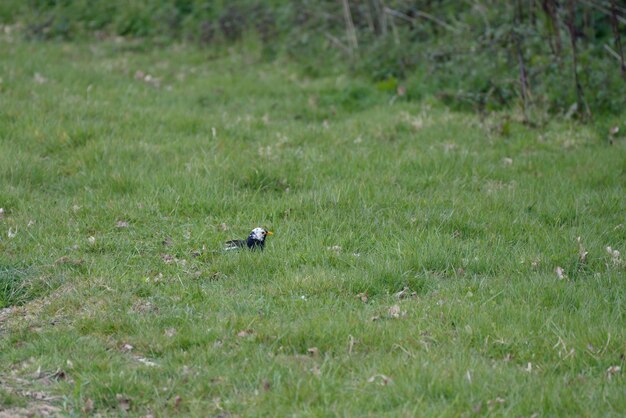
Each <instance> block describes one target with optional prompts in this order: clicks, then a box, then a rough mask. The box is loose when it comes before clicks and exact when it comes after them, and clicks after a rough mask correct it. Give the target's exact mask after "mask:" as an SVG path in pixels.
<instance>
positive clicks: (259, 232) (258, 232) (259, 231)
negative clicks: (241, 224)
mask: <svg viewBox="0 0 626 418" xmlns="http://www.w3.org/2000/svg"><path fill="white" fill-rule="evenodd" d="M268 235H272V232H271V231H268V230H266V229H263V228H254V229H253V230H252V232H250V235H249V236H248V238H249V239H253V240H255V241H259V242H264V241H265V237H266V236H268Z"/></svg>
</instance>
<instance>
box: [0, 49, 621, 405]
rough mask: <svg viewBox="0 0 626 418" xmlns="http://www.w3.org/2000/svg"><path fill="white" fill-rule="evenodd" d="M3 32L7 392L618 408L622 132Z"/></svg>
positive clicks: (204, 60)
mask: <svg viewBox="0 0 626 418" xmlns="http://www.w3.org/2000/svg"><path fill="white" fill-rule="evenodd" d="M0 46H1V47H0V77H1V78H2V82H1V83H0V207H2V208H4V211H5V213H4V217H3V219H2V220H0V232H1V238H0V280H2V283H1V285H0V307H5V306H9V305H15V308H14V309H13V310H12V311H11V312H10V313H9V314H8V315H5V316H4V317H3V316H2V315H0V333H1V334H0V376H2V375H3V376H5V378H0V382H1V383H2V386H0V395H1V396H0V400H1V401H2V404H3V406H2V407H3V408H7V409H9V408H12V407H14V406H15V405H23V400H21V396H20V395H19V394H20V393H23V390H22V389H24V387H26V388H31V390H35V389H37V390H44V391H46V393H49V394H51V395H53V396H55V398H54V399H56V400H55V401H54V402H52V403H54V405H56V407H59V408H61V410H62V411H64V413H65V414H71V415H80V414H81V413H85V412H88V413H100V414H105V415H117V414H124V413H125V412H124V409H125V408H129V410H128V413H129V414H130V415H134V416H135V415H143V414H147V413H152V414H154V415H155V416H172V415H185V416H188V415H195V416H215V415H221V416H226V415H232V416H267V415H274V416H285V415H296V416H334V415H339V416H416V415H432V416H459V415H463V414H465V415H466V416H472V415H495V416H498V415H510V416H530V415H532V414H534V413H538V414H539V415H540V416H554V415H569V416H572V415H574V416H576V415H577V416H590V415H591V416H621V415H623V414H624V413H625V411H626V398H625V397H624V390H625V388H626V385H625V384H624V376H623V372H621V373H619V372H618V373H616V374H614V375H610V374H609V373H607V369H608V368H609V367H611V366H620V367H621V368H622V369H624V366H625V365H624V353H625V352H626V327H625V326H624V325H625V324H626V282H625V277H624V262H623V260H617V261H614V260H613V259H612V257H611V256H610V255H609V254H608V253H607V251H606V249H605V247H606V246H611V247H612V248H614V249H617V250H619V251H621V252H622V253H624V252H625V251H626V248H625V241H626V239H625V237H626V233H625V232H624V227H625V226H624V223H625V216H624V215H625V207H626V197H625V196H626V194H625V190H624V184H625V179H626V176H625V169H626V165H625V162H626V152H625V146H624V139H623V138H622V139H618V140H617V141H616V142H615V144H613V145H612V146H611V145H609V144H608V141H607V140H606V138H605V137H604V136H603V135H604V132H603V133H602V135H598V130H597V129H596V128H595V126H594V125H587V126H581V125H576V124H573V123H568V122H563V121H553V122H551V123H550V124H548V125H547V126H545V127H542V128H541V129H530V128H527V127H525V126H524V125H521V124H518V123H516V122H514V121H510V120H508V119H507V118H508V116H507V115H491V116H488V117H487V119H484V120H481V119H479V117H478V116H474V115H470V114H462V113H452V112H450V111H448V110H446V109H445V108H444V107H442V106H440V105H439V104H438V103H437V102H436V101H433V100H429V99H426V100H425V101H424V102H408V101H403V100H402V99H403V98H398V99H397V100H394V99H392V96H390V93H389V92H384V91H381V90H379V89H377V88H376V86H375V85H370V84H368V83H366V82H363V81H359V80H354V79H351V78H350V77H349V76H336V77H325V78H307V77H306V76H304V75H302V72H301V71H300V69H299V68H298V67H296V66H294V65H292V64H290V63H289V62H285V61H277V62H274V63H264V62H262V60H260V59H259V57H258V56H257V54H255V53H250V52H247V53H242V52H233V51H231V52H230V53H227V54H224V55H223V56H218V57H216V56H213V54H212V53H210V52H209V51H203V50H197V49H192V48H189V47H184V46H173V47H168V48H167V49H166V50H159V49H150V48H143V47H142V46H141V45H135V46H132V45H129V44H128V43H95V44H54V43H46V44H39V43H22V42H16V41H9V40H6V39H5V40H4V41H2V43H1V44H0ZM138 71H142V72H143V73H144V79H142V80H140V79H138V77H136V74H137V72H138ZM36 74H37V75H36ZM145 74H150V75H151V76H152V77H156V78H158V79H159V83H154V82H146V81H145ZM157 84H158V85H157ZM618 122H619V121H618ZM606 123H609V122H606ZM501 124H506V129H505V130H504V131H506V132H507V133H508V135H506V136H501V135H499V134H498V132H502V131H503V129H498V127H497V126H498V125H501ZM625 128H626V126H624V125H623V123H622V132H623V131H624V129H625ZM119 221H124V222H127V223H128V227H118V226H117V223H118V222H119ZM222 224H226V225H227V226H228V227H229V229H228V230H226V231H225V230H223V228H222V226H221V225H222ZM257 225H261V226H265V227H267V228H269V229H271V230H273V231H274V232H275V235H274V236H272V237H270V240H269V241H268V245H267V248H266V251H264V252H263V253H260V252H257V253H250V252H242V253H235V254H233V253H222V252H220V251H219V249H220V248H221V245H222V242H223V241H224V240H226V239H231V238H243V237H245V236H246V235H247V233H248V232H249V230H250V229H252V228H253V227H255V226H257ZM9 229H10V230H11V231H16V235H15V236H14V237H13V238H9V237H8V235H7V233H8V231H9ZM90 237H93V239H92V240H91V242H90ZM577 237H581V244H582V245H583V246H584V248H585V249H586V251H588V252H589V254H588V255H587V257H586V260H585V261H584V262H582V261H581V260H580V258H579V244H578V242H577ZM198 254H199V255H198ZM166 255H167V256H171V257H165V256H166ZM166 260H173V261H171V262H169V263H168V262H166ZM557 267H561V268H562V269H563V270H564V272H565V275H566V276H567V278H566V279H563V280H559V278H558V277H557V274H556V273H555V269H556V268H557ZM405 286H408V287H409V288H410V290H411V292H415V293H414V295H413V296H411V297H408V298H406V299H403V300H398V299H396V298H395V296H394V294H395V293H397V292H399V291H400V290H402V289H403V288H404V287H405ZM361 293H367V302H366V303H364V302H363V301H361V299H360V298H359V297H358V296H357V295H359V294H361ZM394 305H399V307H400V315H399V317H398V318H394V317H393V316H390V315H389V314H388V312H389V308H390V307H392V306H394ZM373 317H379V319H378V320H375V321H373V320H372V318H373ZM246 330H247V331H248V332H244V333H241V332H242V331H246ZM238 334H239V335H238ZM129 345H130V346H132V349H130V347H129ZM313 347H316V348H317V349H318V353H317V354H315V353H313V354H309V353H308V350H309V349H310V348H313ZM146 361H149V362H151V363H149V364H146V363H145V362H146ZM151 364H156V366H155V365H151ZM59 369H60V370H63V371H64V372H65V375H64V376H62V377H61V378H55V379H41V378H40V376H42V375H46V374H47V375H52V374H54V373H55V371H57V370H59ZM376 375H384V376H387V377H388V378H390V379H391V380H390V381H389V382H388V384H386V385H385V384H381V383H383V382H385V381H386V380H385V379H383V378H382V377H378V378H376V379H375V380H374V382H370V381H369V380H371V379H370V378H372V377H374V376H376ZM20 390H21V391H20ZM177 397H180V398H178V400H177ZM120 399H125V400H126V399H127V400H128V402H124V401H120ZM91 403H93V409H92V407H91V405H90V404H91Z"/></svg>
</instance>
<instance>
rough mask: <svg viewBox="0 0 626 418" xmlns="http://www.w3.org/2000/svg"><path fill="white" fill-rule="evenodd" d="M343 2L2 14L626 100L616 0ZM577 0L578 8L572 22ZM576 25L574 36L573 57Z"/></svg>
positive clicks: (596, 103) (582, 100) (436, 85)
mask: <svg viewBox="0 0 626 418" xmlns="http://www.w3.org/2000/svg"><path fill="white" fill-rule="evenodd" d="M25 3H26V4H25ZM345 3H346V4H347V5H348V6H349V16H350V22H352V23H351V24H348V23H347V22H348V21H347V20H346V16H345V14H344V12H343V8H342V6H341V2H340V1H337V0H321V1H318V0H316V1H311V0H296V1H285V0H273V1H269V2H268V1H264V2H259V1H255V0H234V1H206V0H168V1H161V0H141V1H139V0H134V1H126V0H111V1H91V0H73V1H69V0H30V1H29V2H23V1H22V0H6V1H5V2H3V4H2V6H0V18H2V19H3V21H4V22H6V23H11V22H13V23H14V22H21V23H22V24H24V25H25V27H24V31H25V33H26V35H27V36H28V37H30V38H34V39H58V38H61V39H77V38H84V37H85V36H89V34H92V33H96V34H97V35H98V36H99V37H100V38H102V37H107V36H112V35H117V36H130V37H148V38H151V39H154V40H157V41H158V42H161V43H162V42H168V41H170V40H188V41H192V42H198V43H200V44H203V45H213V46H215V45H228V44H231V43H233V42H237V41H240V40H242V38H243V36H244V34H245V33H247V32H252V33H254V34H256V36H258V37H259V39H260V40H261V42H262V48H263V51H264V52H263V53H264V57H265V58H266V59H268V58H269V59H274V58H276V57H277V56H278V55H279V54H281V53H284V54H287V55H288V56H290V57H292V58H294V59H297V60H298V61H299V62H300V63H301V64H302V66H303V67H304V68H306V70H307V71H308V73H309V74H311V75H318V74H328V73H329V72H330V73H332V72H333V71H335V69H336V68H337V65H338V64H347V65H349V67H350V69H351V70H352V71H353V72H356V73H358V74H362V75H365V76H366V77H368V78H370V79H372V80H374V81H381V80H386V79H392V78H393V79H397V80H402V81H403V85H412V86H414V88H415V87H419V90H418V91H413V89H411V90H410V91H409V94H410V96H409V97H424V96H425V95H433V94H434V95H437V96H439V97H440V98H441V99H443V100H444V102H446V103H448V104H450V105H451V106H453V107H454V108H457V109H461V108H464V109H467V108H469V109H475V110H478V111H481V112H483V111H490V110H494V109H502V108H511V107H519V108H523V110H524V112H525V113H526V114H527V115H528V114H529V113H534V114H535V115H541V114H555V113H561V114H571V113H572V112H571V109H572V105H573V104H577V106H578V107H580V109H576V112H574V113H578V114H580V115H581V116H585V112H584V109H583V107H588V108H589V109H591V110H593V111H594V112H595V111H600V112H612V113H619V111H620V110H621V109H623V108H624V107H626V81H625V78H626V75H620V64H619V61H618V60H616V59H615V55H619V53H618V52H617V51H618V50H619V48H618V45H617V44H616V39H615V35H614V33H613V26H612V24H611V18H612V14H611V4H614V5H615V6H614V7H615V9H614V10H615V19H616V20H615V22H616V26H615V30H617V33H618V34H619V33H621V35H622V36H623V34H624V26H625V22H626V9H625V8H624V7H623V6H617V3H616V2H614V1H608V0H606V1H605V0H590V1H585V2H574V1H573V0H568V1H562V2H557V1H555V0H541V1H539V0H533V1H530V2H522V1H521V0H516V1H509V2H503V1H498V0H481V1H478V0H472V1H463V2H460V1H457V0H441V1H436V2H433V1H431V0H411V1H409V0H391V1H387V2H382V1H380V0H349V1H346V2H345ZM569 4H573V5H574V6H573V7H574V8H575V9H574V12H575V13H574V19H573V20H571V19H570V17H571V16H570V14H569V11H568V7H569V6H568V5H569ZM570 23H571V26H570ZM352 27H353V31H352V32H351V31H350V30H351V28H352ZM570 28H572V30H573V32H572V33H574V38H575V39H576V43H577V52H576V55H577V57H576V59H577V63H576V65H575V66H573V65H572V60H573V49H572V47H571V45H570V36H569V32H568V31H569V29H570ZM350 33H354V41H351V39H352V38H350V36H349V35H347V34H350ZM607 51H608V52H607ZM521 67H523V71H524V72H525V77H521V75H520V73H521V71H522V68H521ZM574 69H575V70H576V71H574ZM576 77H578V79H579V84H580V86H581V88H582V90H581V91H580V92H578V90H577V87H576V82H575V79H576ZM522 84H523V85H524V89H522ZM577 92H578V93H577ZM535 119H536V118H535ZM539 119H541V120H543V119H545V117H540V118H539ZM535 122H536V120H535Z"/></svg>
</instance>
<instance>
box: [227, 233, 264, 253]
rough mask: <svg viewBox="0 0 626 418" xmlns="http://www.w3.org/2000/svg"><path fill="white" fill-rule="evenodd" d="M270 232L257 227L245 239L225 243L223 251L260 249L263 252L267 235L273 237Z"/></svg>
mask: <svg viewBox="0 0 626 418" xmlns="http://www.w3.org/2000/svg"><path fill="white" fill-rule="evenodd" d="M273 234H274V233H273V232H272V231H268V230H266V229H264V228H261V227H257V228H254V229H253V230H252V232H250V235H248V238H247V239H235V240H231V241H226V245H225V246H224V250H226V251H230V250H238V249H240V248H246V247H247V248H248V249H250V250H256V249H260V250H261V251H263V247H265V238H266V237H267V236H268V235H273Z"/></svg>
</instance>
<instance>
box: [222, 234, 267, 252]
mask: <svg viewBox="0 0 626 418" xmlns="http://www.w3.org/2000/svg"><path fill="white" fill-rule="evenodd" d="M264 246H265V241H259V240H258V239H254V238H252V237H248V239H246V240H243V239H234V240H232V241H226V247H227V248H231V247H236V248H245V247H248V248H249V249H251V250H256V249H257V248H258V249H260V250H263V247H264Z"/></svg>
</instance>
